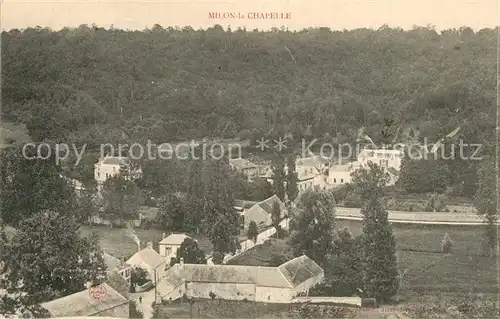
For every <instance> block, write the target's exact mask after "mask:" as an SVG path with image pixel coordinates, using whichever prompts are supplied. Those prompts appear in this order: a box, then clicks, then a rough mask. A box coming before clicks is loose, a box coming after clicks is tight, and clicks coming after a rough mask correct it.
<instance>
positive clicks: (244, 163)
mask: <svg viewBox="0 0 500 319" xmlns="http://www.w3.org/2000/svg"><path fill="white" fill-rule="evenodd" d="M229 164H230V165H233V166H236V167H237V168H239V169H244V168H251V167H257V166H256V165H255V164H254V163H252V162H250V161H249V160H247V159H245V158H231V159H229Z"/></svg>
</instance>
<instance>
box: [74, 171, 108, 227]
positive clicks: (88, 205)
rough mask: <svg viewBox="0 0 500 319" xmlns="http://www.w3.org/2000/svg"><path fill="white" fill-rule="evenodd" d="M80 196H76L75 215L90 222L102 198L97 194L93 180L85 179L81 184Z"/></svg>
mask: <svg viewBox="0 0 500 319" xmlns="http://www.w3.org/2000/svg"><path fill="white" fill-rule="evenodd" d="M82 186H83V187H82V190H81V191H80V196H78V197H77V199H76V203H77V211H78V212H77V216H78V217H79V219H80V221H81V222H92V217H93V216H97V215H98V214H99V212H100V210H101V208H102V198H101V197H100V196H99V192H98V189H97V183H96V181H95V180H92V181H90V180H89V181H87V182H86V183H84V184H83V185H82Z"/></svg>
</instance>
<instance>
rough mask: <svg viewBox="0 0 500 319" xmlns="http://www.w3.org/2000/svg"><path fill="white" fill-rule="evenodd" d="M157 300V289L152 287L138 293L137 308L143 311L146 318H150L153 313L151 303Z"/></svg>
mask: <svg viewBox="0 0 500 319" xmlns="http://www.w3.org/2000/svg"><path fill="white" fill-rule="evenodd" d="M141 296H142V302H139V297H141ZM154 301H155V290H154V289H151V290H148V291H145V292H142V293H138V294H137V296H136V299H135V303H136V305H137V309H138V310H140V311H141V312H142V316H143V318H144V319H149V318H151V316H152V315H153V308H152V307H151V304H152V303H153V302H154Z"/></svg>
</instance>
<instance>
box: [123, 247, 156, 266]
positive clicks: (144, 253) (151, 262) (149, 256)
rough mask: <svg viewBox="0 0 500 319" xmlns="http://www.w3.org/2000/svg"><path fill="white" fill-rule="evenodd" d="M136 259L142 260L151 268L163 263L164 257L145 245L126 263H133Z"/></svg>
mask: <svg viewBox="0 0 500 319" xmlns="http://www.w3.org/2000/svg"><path fill="white" fill-rule="evenodd" d="M137 259H140V260H142V261H143V262H144V263H146V264H147V265H148V266H149V267H151V268H158V266H160V265H161V264H163V263H165V259H164V258H162V257H161V256H160V254H158V253H157V252H156V250H154V249H153V248H150V247H146V248H144V249H142V250H140V251H138V252H136V253H135V254H134V255H133V256H132V257H130V258H129V259H128V260H127V264H130V265H134V264H135V261H136V260H137Z"/></svg>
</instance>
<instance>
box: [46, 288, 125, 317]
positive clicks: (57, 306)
mask: <svg viewBox="0 0 500 319" xmlns="http://www.w3.org/2000/svg"><path fill="white" fill-rule="evenodd" d="M101 286H102V288H103V291H105V292H106V297H105V298H92V297H91V293H90V289H95V287H93V288H89V289H86V290H83V291H80V292H77V293H74V294H72V295H69V296H65V297H62V298H59V299H55V300H52V301H49V302H45V303H42V304H41V306H42V307H43V308H44V309H46V310H47V311H48V312H49V314H50V316H51V317H53V318H67V317H80V316H81V317H90V316H92V317H115V318H129V300H128V299H127V298H125V297H124V296H122V295H121V294H119V293H118V292H117V291H116V290H114V289H113V288H112V287H111V286H109V285H108V284H106V283H104V284H102V285H101Z"/></svg>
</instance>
